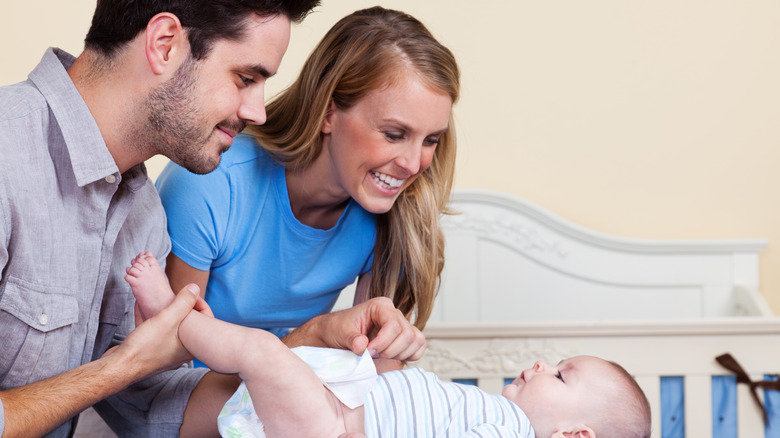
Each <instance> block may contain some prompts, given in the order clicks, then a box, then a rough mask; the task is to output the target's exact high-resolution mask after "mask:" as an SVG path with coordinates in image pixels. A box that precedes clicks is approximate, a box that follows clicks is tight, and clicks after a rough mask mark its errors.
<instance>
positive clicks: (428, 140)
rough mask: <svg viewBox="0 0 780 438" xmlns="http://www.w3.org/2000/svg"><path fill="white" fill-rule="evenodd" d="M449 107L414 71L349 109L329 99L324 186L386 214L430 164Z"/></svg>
mask: <svg viewBox="0 0 780 438" xmlns="http://www.w3.org/2000/svg"><path fill="white" fill-rule="evenodd" d="M451 109H452V99H451V98H450V96H449V95H448V94H446V93H444V92H442V91H439V90H434V89H431V88H429V87H428V86H427V85H425V84H424V83H423V82H422V80H420V79H419V77H418V76H417V75H416V74H413V73H409V74H405V75H403V76H402V77H401V78H400V79H398V80H397V81H395V82H394V83H393V84H392V85H390V86H386V87H383V88H380V89H376V90H373V91H371V92H369V93H368V94H366V96H365V97H363V98H362V99H361V100H360V101H359V102H358V103H357V104H356V105H354V106H353V107H352V108H349V109H348V110H345V111H342V110H339V109H337V108H336V107H335V105H334V104H333V103H331V106H330V108H329V112H328V115H327V116H326V119H325V122H324V124H323V128H322V132H323V134H324V137H323V150H322V156H324V157H325V158H326V159H327V160H328V165H329V169H330V173H331V177H330V178H329V180H328V181H326V182H325V183H326V184H328V185H329V187H326V190H332V191H343V195H344V196H348V197H351V198H353V199H355V201H357V202H358V203H359V204H360V205H361V206H362V207H363V208H364V209H366V210H367V211H369V212H371V213H374V214H381V213H386V212H387V211H389V210H390V208H391V207H392V206H393V203H394V202H395V200H396V198H398V195H399V194H400V193H401V192H402V191H403V190H404V189H406V188H407V187H409V185H410V184H411V183H412V182H413V181H414V180H415V179H416V178H417V176H418V175H420V173H422V172H423V171H425V169H427V168H428V166H430V165H431V161H432V160H433V155H434V153H435V152H436V147H437V145H438V143H439V138H440V137H441V135H442V134H443V133H444V132H445V131H446V130H447V128H448V126H449V119H450V111H451Z"/></svg>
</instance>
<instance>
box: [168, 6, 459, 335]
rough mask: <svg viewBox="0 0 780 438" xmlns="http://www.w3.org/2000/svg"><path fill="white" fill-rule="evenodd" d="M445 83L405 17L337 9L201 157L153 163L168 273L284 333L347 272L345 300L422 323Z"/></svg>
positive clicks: (220, 306) (239, 315)
mask: <svg viewBox="0 0 780 438" xmlns="http://www.w3.org/2000/svg"><path fill="white" fill-rule="evenodd" d="M458 93H459V72H458V67H457V64H456V62H455V59H454V57H453V55H452V53H451V52H450V51H449V50H448V49H447V48H446V47H444V46H442V45H441V44H440V43H439V42H437V41H436V40H435V39H434V38H433V36H432V35H431V34H430V32H429V31H428V30H427V29H426V28H425V26H423V25H422V24H421V23H420V22H419V21H417V20H416V19H415V18H413V17H411V16H409V15H407V14H404V13H401V12H398V11H392V10H387V9H383V8H381V7H374V8H370V9H365V10H360V11H357V12H355V13H353V14H351V15H349V16H347V17H345V18H343V19H342V20H340V21H339V22H338V23H337V24H336V25H335V26H334V27H333V28H332V29H331V30H330V31H329V32H328V33H327V34H326V36H325V37H324V39H323V40H322V41H321V42H320V43H319V45H318V46H317V47H316V48H315V50H314V52H313V53H312V54H311V55H310V57H309V59H308V60H307V62H306V63H305V65H304V67H303V70H302V72H301V75H300V76H299V78H298V79H297V81H296V82H295V83H294V84H293V85H292V86H291V87H290V88H288V89H287V90H285V91H284V92H282V93H281V94H279V95H278V96H277V97H276V98H275V99H274V100H273V101H272V102H271V103H270V104H269V105H268V109H267V113H268V114H267V121H266V123H265V125H262V126H256V127H252V128H249V129H248V130H247V131H245V133H244V134H242V135H240V136H238V137H236V139H235V142H234V145H233V147H232V148H231V149H230V150H229V151H228V152H225V153H224V154H223V156H222V162H221V163H220V166H219V168H218V169H217V170H216V171H215V172H212V173H211V174H208V175H193V174H191V173H189V172H187V171H186V170H184V169H182V168H180V167H178V166H176V165H174V164H169V165H168V166H167V167H166V169H165V170H164V171H163V173H162V174H161V175H160V177H159V179H158V181H157V185H158V190H159V192H160V196H161V198H162V200H163V205H164V206H165V208H166V212H167V214H168V228H169V232H170V235H171V240H172V243H173V249H172V253H171V255H170V256H169V258H168V260H167V268H166V272H167V274H168V277H169V279H170V282H171V286H172V287H173V288H174V289H175V290H178V288H179V287H180V286H183V285H184V284H187V283H190V282H192V281H193V279H195V280H196V281H195V282H196V283H198V285H199V286H200V287H201V290H203V291H205V299H206V301H207V302H208V303H209V304H210V306H211V308H212V310H213V311H214V314H215V316H216V317H217V318H220V319H223V320H226V321H229V322H233V323H236V324H240V325H245V326H250V327H256V328H263V329H266V330H269V331H271V332H274V333H276V334H277V335H278V336H283V335H284V334H285V333H286V330H287V329H289V328H292V327H297V326H298V325H300V324H301V323H303V322H304V321H306V320H308V319H310V318H311V317H313V316H316V315H318V314H321V313H325V312H328V311H330V310H331V308H332V307H333V304H334V303H335V301H336V299H337V297H338V295H339V293H340V291H341V290H342V289H343V288H344V287H345V286H347V285H349V284H351V283H352V282H353V281H354V280H355V278H359V280H358V285H357V291H356V295H355V303H360V302H363V301H365V300H367V299H369V298H371V297H376V296H387V297H390V298H391V299H392V300H393V302H394V303H395V305H396V307H397V308H398V309H399V310H400V311H401V312H403V313H404V314H405V315H406V316H407V318H409V319H410V320H411V321H412V322H413V323H414V324H415V325H416V326H417V327H418V328H420V329H422V328H423V326H424V325H425V323H426V321H427V320H428V318H429V316H430V314H431V308H432V305H433V300H434V297H435V294H436V291H437V288H438V283H439V276H440V273H441V270H442V267H443V264H444V258H443V257H444V256H443V250H444V241H443V235H442V233H441V231H440V229H439V216H440V215H441V214H442V213H444V212H445V206H446V203H447V201H448V198H449V194H450V189H451V185H452V179H453V171H454V164H455V134H454V127H453V124H452V117H451V116H452V105H453V103H454V102H455V101H457V99H458Z"/></svg>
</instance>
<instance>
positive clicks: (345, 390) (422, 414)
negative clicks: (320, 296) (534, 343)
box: [217, 347, 534, 438]
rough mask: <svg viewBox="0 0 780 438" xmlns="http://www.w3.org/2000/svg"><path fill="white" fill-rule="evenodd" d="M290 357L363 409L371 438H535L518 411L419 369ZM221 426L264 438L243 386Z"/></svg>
mask: <svg viewBox="0 0 780 438" xmlns="http://www.w3.org/2000/svg"><path fill="white" fill-rule="evenodd" d="M292 351H293V352H294V353H295V354H297V355H298V356H299V357H300V358H301V359H303V360H304V361H305V362H306V363H307V364H309V366H311V367H312V369H313V370H314V372H315V373H316V374H317V376H318V377H319V378H320V380H321V381H322V383H323V385H325V386H327V387H328V389H330V390H331V391H332V392H333V393H334V394H335V395H336V397H338V398H339V400H341V402H342V403H344V404H345V405H346V406H348V407H349V408H351V409H354V408H356V407H358V406H361V405H363V407H364V409H365V410H364V414H365V415H364V417H365V434H366V436H367V437H368V438H372V437H383V438H391V437H399V438H415V437H417V438H429V437H447V438H449V437H453V438H456V437H457V438H465V437H473V438H493V437H495V438H499V437H500V438H534V432H533V429H532V428H531V424H530V422H529V421H528V417H526V415H525V414H524V413H523V411H522V410H521V409H520V408H519V407H518V406H517V405H515V404H514V403H512V402H511V401H509V400H508V399H507V398H506V397H503V396H501V395H497V394H488V393H486V392H484V391H482V390H481V389H479V388H477V387H476V386H469V385H461V384H458V383H451V382H442V381H441V380H439V379H438V378H437V377H436V375H435V374H433V373H430V372H427V371H425V370H423V369H421V368H409V369H405V370H400V371H391V372H387V373H384V374H380V375H379V376H377V374H376V368H374V363H373V361H372V360H371V356H368V353H366V354H364V355H363V356H362V357H361V356H356V355H355V354H353V353H351V352H349V351H346V350H334V349H330V348H316V347H298V348H294V349H293V350H292ZM217 422H218V427H219V432H220V435H221V436H223V437H226V438H265V432H264V430H263V424H262V423H261V422H260V419H259V418H258V417H257V413H256V412H255V409H254V405H253V404H252V398H251V397H250V396H249V391H248V390H247V389H246V385H245V384H244V383H241V386H239V388H238V390H237V391H236V392H235V394H233V397H231V398H230V400H228V402H227V403H225V406H224V407H223V409H222V412H221V413H220V414H219V419H218V421H217Z"/></svg>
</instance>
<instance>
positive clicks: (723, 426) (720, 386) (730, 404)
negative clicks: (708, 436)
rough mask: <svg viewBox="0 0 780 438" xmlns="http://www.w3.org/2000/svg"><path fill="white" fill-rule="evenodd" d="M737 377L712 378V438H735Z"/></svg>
mask: <svg viewBox="0 0 780 438" xmlns="http://www.w3.org/2000/svg"><path fill="white" fill-rule="evenodd" d="M738 434H739V430H738V429H737V377H736V376H734V375H728V376H712V437H713V438H737V436H738Z"/></svg>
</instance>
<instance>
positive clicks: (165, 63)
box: [144, 12, 189, 75]
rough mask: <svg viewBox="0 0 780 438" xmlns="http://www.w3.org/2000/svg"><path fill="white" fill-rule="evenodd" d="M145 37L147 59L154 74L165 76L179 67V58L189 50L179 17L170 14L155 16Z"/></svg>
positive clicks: (163, 13) (162, 13)
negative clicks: (169, 70) (172, 69)
mask: <svg viewBox="0 0 780 438" xmlns="http://www.w3.org/2000/svg"><path fill="white" fill-rule="evenodd" d="M145 35H146V40H145V46H144V48H145V50H146V59H147V60H148V61H149V67H150V68H151V69H152V72H153V73H154V74H158V75H159V74H163V73H165V71H166V70H168V69H169V68H170V67H171V66H174V67H176V68H178V67H179V65H180V64H181V61H180V60H179V58H181V57H182V56H183V55H185V54H186V53H187V51H188V50H189V42H188V41H187V37H186V35H185V34H184V29H183V28H182V26H181V22H180V21H179V17H177V16H175V15H173V14H171V13H170V12H161V13H159V14H157V15H155V16H154V17H152V18H151V20H149V23H148V24H147V25H146V34H145ZM181 59H182V60H183V59H184V58H181Z"/></svg>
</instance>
